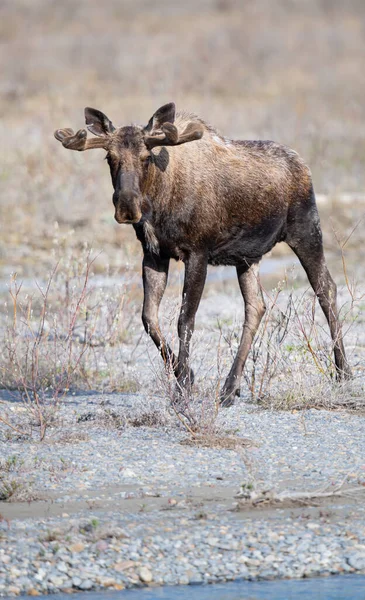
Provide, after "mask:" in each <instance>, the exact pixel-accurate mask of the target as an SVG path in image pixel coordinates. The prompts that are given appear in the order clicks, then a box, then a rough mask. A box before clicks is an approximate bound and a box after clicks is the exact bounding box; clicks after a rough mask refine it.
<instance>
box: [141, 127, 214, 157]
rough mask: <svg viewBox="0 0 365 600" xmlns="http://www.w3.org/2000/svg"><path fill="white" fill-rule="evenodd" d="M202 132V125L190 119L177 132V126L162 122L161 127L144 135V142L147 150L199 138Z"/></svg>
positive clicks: (176, 144)
mask: <svg viewBox="0 0 365 600" xmlns="http://www.w3.org/2000/svg"><path fill="white" fill-rule="evenodd" d="M203 134H204V126H203V125H202V124H201V123H198V122H194V121H192V122H191V123H188V125H187V126H186V127H185V129H184V131H183V132H182V133H181V134H179V132H178V130H177V127H175V125H173V124H172V123H164V124H163V125H161V129H160V130H158V131H156V132H155V133H152V134H148V135H146V137H145V140H144V141H145V144H146V146H147V148H148V149H149V150H151V148H154V147H155V146H179V145H180V144H185V143H186V142H193V141H194V140H200V138H202V137H203Z"/></svg>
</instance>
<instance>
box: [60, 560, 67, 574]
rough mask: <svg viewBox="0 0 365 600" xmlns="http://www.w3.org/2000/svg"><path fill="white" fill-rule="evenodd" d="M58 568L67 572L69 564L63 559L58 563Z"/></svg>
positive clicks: (62, 571)
mask: <svg viewBox="0 0 365 600" xmlns="http://www.w3.org/2000/svg"><path fill="white" fill-rule="evenodd" d="M57 570H58V571H60V572H61V573H67V572H68V566H67V565H66V563H64V562H63V561H62V562H59V563H58V565H57Z"/></svg>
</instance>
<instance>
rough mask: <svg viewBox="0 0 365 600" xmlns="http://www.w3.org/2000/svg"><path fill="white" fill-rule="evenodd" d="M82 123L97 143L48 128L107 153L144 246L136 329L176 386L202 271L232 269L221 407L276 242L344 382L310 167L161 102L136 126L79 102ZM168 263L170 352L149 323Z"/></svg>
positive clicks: (121, 202)
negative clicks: (173, 281)
mask: <svg viewBox="0 0 365 600" xmlns="http://www.w3.org/2000/svg"><path fill="white" fill-rule="evenodd" d="M85 119H86V126H87V129H88V130H89V131H90V132H91V133H93V134H94V135H95V136H96V138H92V139H88V138H87V132H86V130H85V129H80V130H79V131H78V132H77V133H74V132H73V130H72V129H58V130H57V131H56V132H55V137H56V139H57V140H59V141H60V142H62V145H63V146H64V147H65V148H69V149H71V150H79V151H82V150H89V149H91V148H103V149H104V150H105V151H106V152H107V155H106V158H107V161H108V164H109V167H110V173H111V178H112V182H113V187H114V194H113V203H114V207H115V219H116V221H117V222H118V223H129V224H132V225H133V227H134V230H135V232H136V235H137V238H138V239H139V241H140V242H141V244H142V247H143V286H144V302H143V311H142V320H143V324H144V327H145V329H146V331H147V332H148V333H149V335H150V336H151V338H152V340H153V341H154V343H155V345H156V346H157V348H158V349H159V351H160V352H161V355H162V358H163V360H164V361H165V363H166V364H171V366H172V368H173V371H174V374H175V376H176V379H177V388H178V389H180V390H185V391H186V390H189V387H190V386H191V385H192V383H193V380H194V375H193V372H192V370H191V369H190V367H189V345H190V340H191V336H192V333H193V330H194V322H195V315H196V311H197V309H198V306H199V302H200V299H201V295H202V292H203V288H204V284H205V279H206V274H207V267H208V265H234V266H235V267H236V270H237V276H238V282H239V286H240V289H241V292H242V295H243V298H244V303H245V320H244V324H243V331H242V337H241V340H240V344H239V348H238V352H237V355H236V357H235V359H234V362H233V365H232V367H231V370H230V372H229V374H228V376H227V379H226V381H225V383H224V386H223V389H222V392H221V402H222V404H223V405H225V406H229V405H231V404H233V402H234V398H235V395H239V392H240V380H241V376H242V371H243V368H244V365H245V362H246V359H247V356H248V353H249V350H250V347H251V344H252V341H253V338H254V336H255V333H256V331H257V328H258V326H259V324H260V321H261V319H262V317H263V315H264V313H265V303H264V299H263V295H262V291H261V287H260V280H259V263H260V260H261V258H262V256H263V255H264V254H265V253H267V252H269V251H270V250H271V249H272V248H273V247H274V246H275V244H277V243H278V242H282V241H284V242H286V243H287V244H288V245H289V246H290V248H292V250H293V251H294V252H295V254H296V255H297V256H298V258H299V260H300V262H301V264H302V266H303V267H304V269H305V271H306V273H307V276H308V279H309V281H310V284H311V286H312V288H313V290H314V292H315V294H316V295H317V297H318V300H319V303H320V305H321V307H322V310H323V312H324V314H325V316H326V319H327V321H328V324H329V328H330V331H331V336H332V340H333V350H334V358H335V366H336V374H337V378H338V379H341V378H347V377H350V374H351V372H350V368H349V365H348V362H347V360H346V356H345V350H344V346H343V341H342V333H341V326H340V323H339V319H338V312H337V306H336V285H335V283H334V281H333V279H332V277H331V275H330V273H329V271H328V268H327V266H326V262H325V258H324V254H323V244H322V231H321V227H320V221H319V216H318V211H317V207H316V201H315V195H314V191H313V185H312V179H311V174H310V170H309V168H308V167H307V166H306V164H305V163H304V161H303V160H302V159H301V158H300V156H299V155H298V154H297V153H296V152H295V151H294V150H291V149H290V148H288V147H286V146H283V145H281V144H277V143H275V142H272V141H251V140H250V141H240V140H231V139H228V138H225V137H222V136H221V135H220V134H219V133H218V132H217V131H216V129H214V128H213V127H212V126H211V125H209V124H207V123H206V122H205V121H203V120H202V119H200V118H199V117H197V116H196V115H192V114H189V113H186V112H176V110H175V104H174V103H169V104H166V105H164V106H162V107H161V108H159V109H158V110H157V111H156V112H155V113H154V115H153V116H152V117H151V119H150V120H149V122H148V124H147V125H146V126H139V125H127V126H124V127H117V128H116V127H114V125H113V124H112V122H111V121H110V120H109V119H108V117H107V116H106V115H105V114H104V113H102V112H100V111H99V110H95V109H93V108H86V109H85ZM171 258H174V259H175V260H182V261H183V262H184V264H185V278H184V288H183V298H182V306H181V311H180V316H179V320H178V334H179V354H178V356H177V357H176V356H175V355H174V353H173V352H172V350H171V348H170V347H169V345H168V344H167V342H166V340H165V338H164V337H163V335H162V333H161V330H160V326H159V321H158V310H159V305H160V302H161V299H162V296H163V294H164V291H165V288H166V284H167V278H168V270H169V262H170V259H171Z"/></svg>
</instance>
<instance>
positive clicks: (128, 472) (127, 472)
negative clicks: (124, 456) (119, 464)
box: [121, 468, 137, 477]
mask: <svg viewBox="0 0 365 600" xmlns="http://www.w3.org/2000/svg"><path fill="white" fill-rule="evenodd" d="M121 475H122V476H123V477H137V475H136V474H135V472H134V471H132V469H128V468H127V469H123V470H122V471H121Z"/></svg>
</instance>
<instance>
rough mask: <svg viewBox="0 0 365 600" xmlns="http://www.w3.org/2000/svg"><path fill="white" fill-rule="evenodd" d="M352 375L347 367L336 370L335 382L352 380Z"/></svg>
mask: <svg viewBox="0 0 365 600" xmlns="http://www.w3.org/2000/svg"><path fill="white" fill-rule="evenodd" d="M352 378H353V375H352V372H351V369H350V367H349V365H346V366H345V367H344V368H343V369H338V370H337V372H336V380H337V381H348V380H349V379H352Z"/></svg>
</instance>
